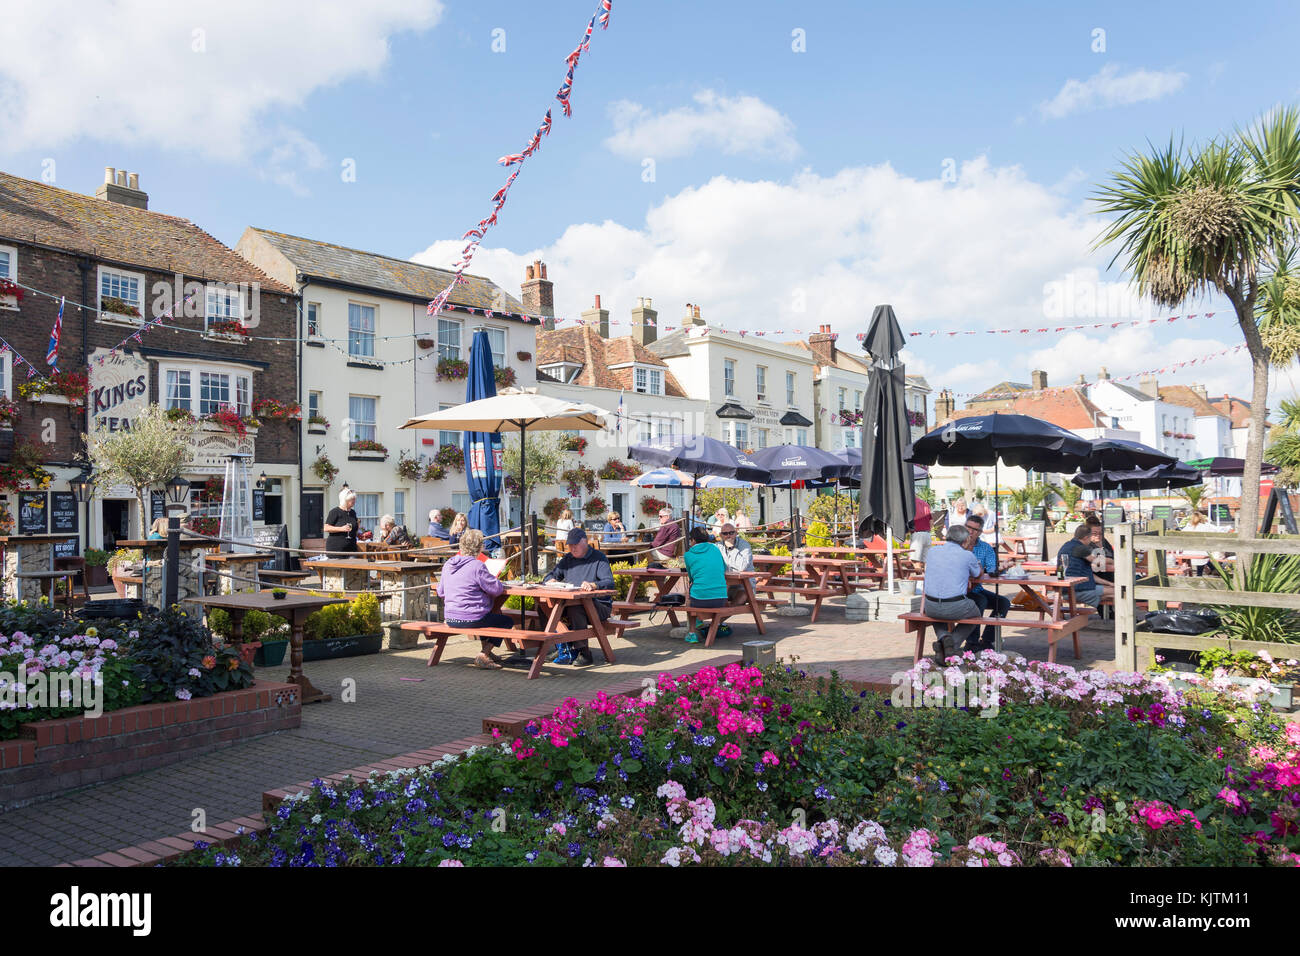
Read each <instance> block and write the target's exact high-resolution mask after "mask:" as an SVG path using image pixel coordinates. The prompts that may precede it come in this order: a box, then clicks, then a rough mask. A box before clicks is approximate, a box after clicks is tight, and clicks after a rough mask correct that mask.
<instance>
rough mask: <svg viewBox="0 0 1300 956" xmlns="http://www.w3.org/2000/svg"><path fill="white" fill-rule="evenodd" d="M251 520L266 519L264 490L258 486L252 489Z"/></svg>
mask: <svg viewBox="0 0 1300 956" xmlns="http://www.w3.org/2000/svg"><path fill="white" fill-rule="evenodd" d="M253 520H254V521H265V520H266V492H265V491H263V490H262V489H260V488H254V489H253Z"/></svg>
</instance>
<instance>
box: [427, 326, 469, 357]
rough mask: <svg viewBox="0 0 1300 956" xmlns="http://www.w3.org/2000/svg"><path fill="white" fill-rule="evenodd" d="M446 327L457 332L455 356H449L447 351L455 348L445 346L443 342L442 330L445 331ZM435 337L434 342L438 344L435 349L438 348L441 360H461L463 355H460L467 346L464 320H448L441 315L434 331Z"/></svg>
mask: <svg viewBox="0 0 1300 956" xmlns="http://www.w3.org/2000/svg"><path fill="white" fill-rule="evenodd" d="M444 325H446V326H447V327H448V328H449V329H451V328H454V329H455V330H456V345H455V346H454V348H455V350H456V354H455V355H449V354H447V351H445V350H450V349H451V348H453V346H450V345H443V342H442V330H443V326H444ZM433 336H434V342H435V343H436V344H435V348H437V350H438V358H439V360H441V359H445V358H446V359H455V360H456V361H460V360H461V354H460V353H461V352H462V351H463V350H464V348H465V345H464V342H465V323H464V322H463V321H462V320H460V319H452V318H448V317H447V316H445V315H440V316H438V319H437V325H436V326H435V327H434V330H433Z"/></svg>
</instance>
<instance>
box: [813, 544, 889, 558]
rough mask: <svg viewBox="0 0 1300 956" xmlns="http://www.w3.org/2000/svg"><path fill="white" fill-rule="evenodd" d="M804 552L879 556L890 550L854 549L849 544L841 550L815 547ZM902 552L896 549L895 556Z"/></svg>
mask: <svg viewBox="0 0 1300 956" xmlns="http://www.w3.org/2000/svg"><path fill="white" fill-rule="evenodd" d="M804 550H805V551H807V552H808V553H809V554H827V555H830V554H870V555H877V554H888V553H889V549H888V548H870V547H865V546H863V547H857V548H854V547H850V546H849V545H847V544H846V545H844V546H843V547H840V548H835V547H829V548H828V547H822V546H818V547H815V548H804ZM902 550H904V549H902V548H895V549H894V553H895V554H898V553H899V552H900V551H902Z"/></svg>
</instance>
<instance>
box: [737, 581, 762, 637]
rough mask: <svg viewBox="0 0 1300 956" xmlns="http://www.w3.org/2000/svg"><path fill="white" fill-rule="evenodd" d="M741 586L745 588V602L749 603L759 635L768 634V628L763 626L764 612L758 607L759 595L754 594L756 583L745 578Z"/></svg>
mask: <svg viewBox="0 0 1300 956" xmlns="http://www.w3.org/2000/svg"><path fill="white" fill-rule="evenodd" d="M741 584H743V585H744V586H745V600H746V601H748V602H749V610H750V611H751V612H752V613H753V615H754V624H755V626H757V627H758V633H760V634H766V633H767V628H766V627H765V626H764V625H763V612H762V610H761V609H760V608H759V606H758V595H757V594H756V593H754V582H753V581H751V580H750V579H749V578H744V579H743V580H742V581H741Z"/></svg>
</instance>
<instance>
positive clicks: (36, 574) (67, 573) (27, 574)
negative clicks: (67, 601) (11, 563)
mask: <svg viewBox="0 0 1300 956" xmlns="http://www.w3.org/2000/svg"><path fill="white" fill-rule="evenodd" d="M80 572H81V569H80V568H66V569H65V570H63V571H19V572H18V573H16V574H15V575H14V577H16V578H42V579H44V578H69V577H72V576H73V575H74V574H79V573H80Z"/></svg>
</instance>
